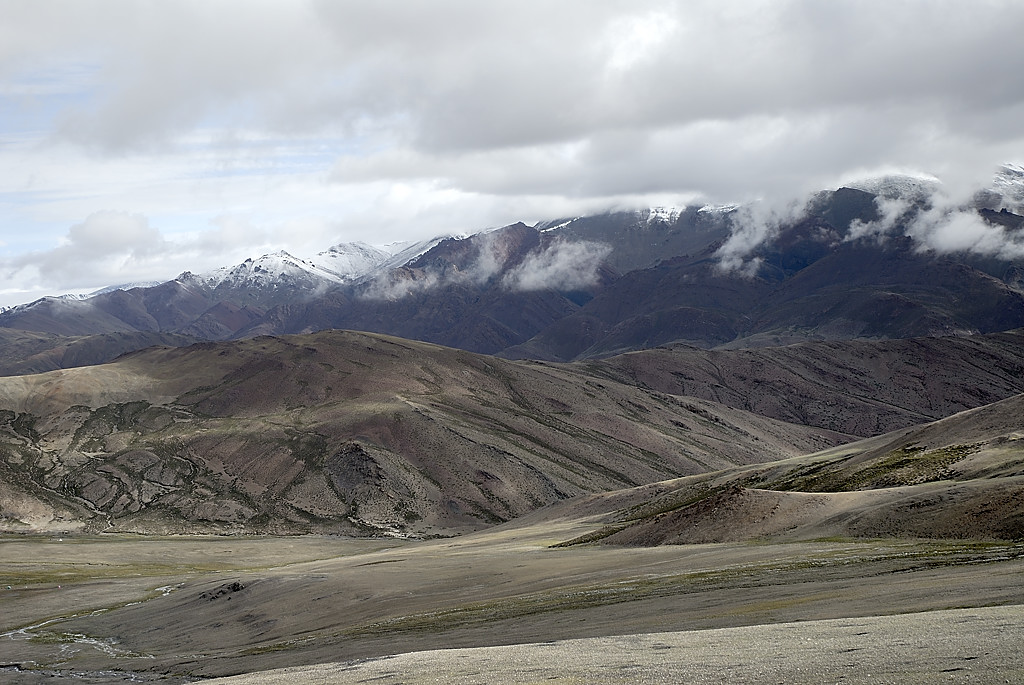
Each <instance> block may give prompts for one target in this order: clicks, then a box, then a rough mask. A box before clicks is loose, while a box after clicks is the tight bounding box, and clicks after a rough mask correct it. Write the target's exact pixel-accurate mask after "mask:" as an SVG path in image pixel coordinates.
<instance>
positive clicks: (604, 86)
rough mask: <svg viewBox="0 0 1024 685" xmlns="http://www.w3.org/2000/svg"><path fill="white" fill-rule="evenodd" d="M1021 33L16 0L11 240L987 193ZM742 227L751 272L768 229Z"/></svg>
mask: <svg viewBox="0 0 1024 685" xmlns="http://www.w3.org/2000/svg"><path fill="white" fill-rule="evenodd" d="M1022 29H1024V4H1022V3H1020V2H1015V1H1013V0H986V1H985V2H980V3H979V2H974V1H971V2H968V1H967V0H887V1H884V2H883V1H882V0H864V1H853V0H836V1H835V2H819V1H817V0H741V1H738V2H729V3H722V2H717V1H714V0H690V1H687V2H683V1H682V0H631V1H630V2H626V1H625V0H563V1H561V2H558V3H550V2H545V1H543V0H519V1H517V2H507V1H505V0H498V1H497V2H488V3H481V2H477V1H476V0H435V1H433V2H430V3H404V4H403V5H402V7H401V11H395V5H394V4H393V3H388V2H379V3H355V2H329V1H327V0H294V1H290V2H270V1H267V0H219V1H218V2H212V3H211V2H208V1H206V0H177V1H176V2H159V3H158V2H153V3H138V2H130V1H127V0H53V2H47V3H32V2H26V1H22V0H12V1H11V2H5V3H2V4H0V144H2V145H3V146H4V147H3V149H4V151H5V158H6V159H7V160H8V162H9V163H8V164H7V165H5V166H6V169H4V170H0V225H10V226H19V227H31V228H32V229H34V230H33V231H32V233H33V235H36V234H41V233H42V232H43V230H44V229H45V230H46V231H56V232H57V233H53V234H50V235H49V239H50V242H51V243H52V242H55V241H56V239H57V238H58V237H60V236H63V235H64V232H65V231H66V229H67V226H69V225H71V224H73V223H76V222H78V221H80V220H81V217H83V216H89V215H91V214H93V213H94V212H96V211H98V210H101V209H117V210H119V211H124V212H127V213H129V214H137V215H144V216H147V217H150V219H151V220H152V221H153V223H154V225H159V226H160V227H161V230H162V231H163V235H164V239H165V240H167V241H168V242H170V243H173V244H175V245H178V244H184V243H191V244H198V242H201V241H199V239H198V238H197V237H196V235H195V234H197V233H202V232H211V233H212V235H211V237H210V239H209V240H210V241H213V242H216V241H217V240H219V238H218V237H217V231H221V230H222V228H221V227H219V226H217V225H216V224H215V223H213V219H214V218H215V217H218V216H221V215H230V216H233V217H249V218H250V220H251V223H252V224H253V225H254V226H260V227H263V228H264V229H265V230H266V231H269V233H268V234H260V233H259V231H254V232H253V233H252V235H251V236H250V237H249V239H251V240H252V241H253V242H252V243H250V246H251V247H252V249H253V250H256V249H258V247H259V245H262V244H263V243H266V242H268V241H270V242H275V243H278V245H279V247H283V248H285V249H290V250H291V251H294V252H297V253H298V252H301V251H302V249H300V248H299V247H298V243H300V242H301V243H302V247H303V249H306V248H309V247H310V246H312V244H313V242H314V241H315V240H317V239H318V237H323V238H324V239H325V242H331V241H334V242H337V241H340V240H367V241H369V242H375V241H376V238H375V237H374V236H376V235H383V234H386V236H385V237H384V239H385V240H396V239H401V238H403V237H427V236H429V235H431V234H436V233H442V232H447V231H452V230H460V231H465V230H476V229H480V228H483V227H486V226H496V225H502V224H505V223H511V222H513V221H516V220H520V219H522V220H539V219H545V218H551V217H555V216H564V215H575V214H583V213H587V212H593V211H598V210H600V209H606V208H610V207H613V206H622V205H623V204H624V203H625V202H626V201H628V202H630V203H635V204H638V205H644V204H647V203H652V199H651V198H653V197H655V196H657V197H659V198H661V197H664V196H672V197H675V198H686V199H687V200H688V201H689V200H692V201H697V200H696V198H702V199H703V201H708V202H714V203H732V202H751V201H754V200H757V199H759V198H760V199H762V200H764V201H766V202H770V203H771V202H775V201H776V200H777V199H778V198H793V197H803V196H805V195H806V194H807V193H809V192H813V191H815V190H819V189H821V188H830V187H837V186H838V185H839V181H840V179H842V178H845V177H847V176H849V174H851V173H852V172H858V171H864V170H869V171H871V170H880V169H901V170H907V171H912V172H914V173H921V174H931V175H933V176H935V177H939V178H942V179H943V182H944V183H945V184H946V186H947V188H958V189H963V190H964V191H965V192H966V191H972V192H973V191H975V190H977V189H978V187H980V185H983V184H985V183H987V182H988V181H989V180H990V177H991V171H992V169H994V168H995V167H996V166H997V165H999V164H1002V163H1004V162H1017V163H1020V162H1024V132H1022V129H1021V127H1020V125H1019V122H1020V121H1021V120H1022V119H1024V89H1022V88H1020V87H1019V85H1018V84H1019V81H1020V77H1019V75H1020V74H1021V73H1024V52H1022V51H1021V50H1020V49H1019V36H1020V34H1021V31H1022ZM403 193H404V195H403ZM953 194H959V191H957V193H953ZM660 201H662V200H660V199H659V200H658V202H660ZM296 222H298V223H296ZM297 228H298V229H300V230H296V229H297ZM743 230H744V231H745V233H742V234H740V233H738V234H737V235H736V236H735V238H734V239H731V240H732V242H731V243H730V244H729V246H728V249H727V250H726V253H725V254H726V256H727V257H730V258H732V259H733V261H735V259H736V258H738V259H739V260H740V261H739V265H740V266H742V265H743V264H744V263H745V262H744V259H745V257H744V256H743V255H745V254H747V252H746V250H747V249H748V248H747V247H746V246H747V245H750V244H757V243H758V242H759V241H763V240H764V239H766V238H767V237H768V236H769V235H770V233H771V230H772V229H771V227H770V223H769V224H766V223H761V224H752V225H750V226H748V227H747V228H746V229H743ZM762 233H763V234H764V235H762ZM328 234H329V239H328ZM5 238H6V236H5ZM83 239H85V238H84V237H83ZM7 242H8V244H9V246H10V249H8V250H7V252H6V254H13V250H15V249H16V246H15V245H14V242H16V241H10V240H7ZM98 244H102V240H101V239H100V242H99V243H98ZM239 247H241V246H239ZM323 247H326V245H324V246H323ZM17 249H29V248H27V247H26V248H21V247H18V248H17ZM40 249H41V248H40V247H39V246H34V247H32V248H31V251H32V252H33V253H38V252H39V251H40ZM321 249H322V248H321ZM8 259H9V258H8ZM139 263H141V262H139Z"/></svg>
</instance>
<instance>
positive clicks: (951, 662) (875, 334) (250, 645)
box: [0, 169, 1024, 683]
mask: <svg viewBox="0 0 1024 685" xmlns="http://www.w3.org/2000/svg"><path fill="white" fill-rule="evenodd" d="M1011 172H1013V170H1012V169H1010V170H1008V171H1007V173H1006V174H1004V182H1003V183H1002V185H999V184H997V185H996V186H995V190H992V191H989V192H986V193H981V194H978V195H976V196H975V198H974V199H973V200H972V201H971V202H969V203H967V204H959V205H950V204H948V203H946V204H943V203H942V202H941V201H940V200H939V199H937V195H936V191H935V188H934V184H933V183H932V182H930V181H920V180H915V179H884V180H882V181H879V182H877V183H871V184H861V185H859V186H858V187H856V188H852V187H851V188H840V189H837V190H832V191H827V192H822V193H819V194H817V195H815V196H814V197H812V198H811V199H810V200H809V201H808V202H807V203H806V204H805V205H803V206H801V207H787V208H774V209H773V208H770V207H767V206H750V205H748V206H719V207H711V206H705V207H687V208H658V209H646V210H641V211H621V212H613V213H606V214H601V215H596V216H586V217H564V218H558V219H554V220H551V221H544V222H541V223H537V224H534V225H532V226H528V225H526V224H523V223H517V224H513V225H510V226H505V227H501V228H498V229H494V230H488V231H482V232H480V233H476V234H473V235H469V236H460V237H454V236H449V237H442V238H436V239H433V240H429V241H425V242H422V243H417V244H408V245H392V246H389V247H388V248H386V249H384V248H373V247H370V246H366V245H359V244H356V245H337V246H335V247H333V248H331V249H329V250H326V251H325V252H322V253H320V254H319V255H316V256H315V257H313V258H309V259H300V258H297V257H294V256H292V255H288V254H286V253H277V254H273V255H265V256H262V257H259V258H253V259H251V260H246V261H245V262H243V263H242V264H239V265H235V266H231V267H225V268H222V269H217V270H215V271H212V272H209V273H204V274H192V273H184V274H182V275H181V276H179V277H178V278H176V279H174V280H172V281H169V282H166V283H159V284H144V285H134V286H129V287H125V288H110V289H105V290H104V291H102V292H99V293H96V294H94V295H92V296H90V297H86V298H76V297H65V298H44V299H43V300H40V301H37V302H34V303H30V304H27V305H22V306H18V307H14V308H11V309H8V310H6V311H4V312H2V313H0V352H2V354H0V546H2V548H3V552H2V553H0V592H2V593H3V594H2V597H3V606H4V611H3V612H2V613H0V631H3V632H2V634H0V637H2V638H4V639H3V640H0V678H2V677H4V676H10V677H12V678H16V679H18V681H19V682H22V681H23V682H29V683H34V682H51V681H61V680H65V679H66V680H69V681H74V682H82V680H83V679H84V680H88V681H89V682H97V683H115V682H124V681H126V680H131V681H132V682H155V681H160V682H169V683H185V682H192V681H193V680H194V679H196V678H206V677H213V676H237V678H240V680H239V679H235V678H232V679H230V680H229V681H228V682H250V683H270V682H291V681H293V680H294V679H295V677H296V672H295V671H282V672H269V673H266V674H262V675H261V674H258V673H254V671H262V670H265V669H274V668H285V667H296V666H310V665H311V664H321V663H325V662H337V661H339V660H348V661H346V662H345V663H341V664H337V665H335V666H332V667H330V668H331V669H332V672H333V673H335V674H336V675H337V674H343V675H339V676H338V678H339V682H342V681H343V680H342V678H343V677H351V680H349V681H348V682H354V680H355V679H364V678H363V675H364V674H362V672H360V671H359V667H353V662H352V661H351V660H353V659H362V660H364V661H362V662H359V663H362V664H367V663H381V664H385V665H386V664H387V663H392V662H391V661H390V660H380V659H375V657H385V656H389V655H393V654H395V653H396V652H410V651H414V650H423V649H442V648H443V649H445V650H449V649H451V648H453V647H483V646H486V647H490V646H494V645H508V644H509V643H524V642H538V641H541V642H542V644H540V645H537V646H536V647H535V650H536V651H535V652H534V653H536V654H541V656H540V657H539V658H541V659H542V660H549V661H550V659H551V657H550V656H549V655H550V654H551V653H553V652H549V651H547V650H551V649H554V646H553V643H552V641H555V640H561V639H565V638H582V637H600V636H609V635H612V636H617V637H616V638H615V640H616V641H617V642H616V644H621V645H630V644H638V642H637V640H638V638H637V637H636V635H633V636H632V637H631V636H630V635H628V634H639V633H655V632H657V631H667V630H702V631H705V632H704V633H702V635H706V634H707V633H706V629H714V628H735V627H737V626H744V625H755V626H760V627H763V626H764V625H765V624H769V623H779V625H777V626H775V627H776V628H779V629H780V630H785V631H788V632H787V633H786V634H787V635H790V637H791V636H792V632H791V627H787V625H786V624H785V623H784V622H786V621H804V622H806V623H805V624H802V627H803V628H804V629H806V630H807V631H808V633H807V634H812V635H814V636H815V639H814V640H813V641H814V642H815V644H817V643H818V642H820V640H819V638H820V635H821V633H820V632H815V629H814V627H813V626H811V627H808V625H807V624H810V623H813V622H814V620H815V619H844V620H845V621H847V622H846V623H844V624H843V630H846V631H849V632H850V635H849V639H850V643H849V644H851V645H853V646H852V647H849V648H845V647H844V648H843V649H842V650H838V649H833V648H829V649H832V651H827V650H825V651H823V652H822V653H821V655H820V658H821V659H822V660H823V661H827V662H828V663H829V665H830V667H831V666H832V665H834V664H833V662H834V663H835V664H840V665H841V670H843V673H842V674H841V675H837V676H836V679H841V678H844V677H846V675H847V674H853V675H859V674H860V673H868V672H870V673H872V674H877V673H878V672H879V671H878V670H877V669H876V668H875V666H876V665H878V664H879V663H881V662H885V663H883V664H882V665H883V666H884V665H885V664H889V666H886V668H889V669H890V670H889V671H886V673H890V672H891V673H892V674H893V678H892V679H893V680H894V681H897V680H898V681H901V682H902V681H903V680H905V679H906V678H905V677H904V676H907V675H908V674H911V675H917V674H925V675H921V677H922V678H924V679H925V680H928V681H932V680H937V679H943V680H945V679H946V678H947V677H948V676H949V675H950V674H956V673H959V672H960V671H963V670H965V669H966V668H967V666H969V667H970V668H971V669H976V670H972V671H971V673H978V672H982V673H984V674H986V675H987V676H992V677H990V678H989V679H990V680H997V681H1002V680H1011V679H1012V678H1014V677H1016V676H1017V675H1018V674H1019V673H1021V672H1022V670H1021V667H1020V658H1019V650H1015V649H1014V648H1013V646H1012V645H1015V644H1016V642H1014V639H1017V638H1019V636H1020V634H1021V633H1022V631H1024V624H1022V623H1021V622H1020V621H1019V620H1018V621H1017V622H1016V623H1013V622H1012V620H1011V619H1013V617H1014V610H1013V608H1012V607H1010V608H1007V607H1004V606H1002V605H1016V606H1018V607H1019V606H1020V605H1021V603H1022V602H1024V590H1022V586H1021V584H1020V583H1019V582H1017V580H1018V579H1019V577H1020V574H1021V572H1022V569H1024V566H1022V565H1024V544H1022V542H1021V541H1022V540H1024V511H1022V508H1021V504H1020V503H1021V501H1024V425H1022V416H1024V264H1022V263H1021V255H1024V248H1022V246H1024V214H1021V213H1020V212H1021V211H1022V210H1021V208H1020V200H1021V198H1022V197H1024V194H1019V193H1016V189H1017V188H1018V187H1019V185H1020V184H1015V183H1014V182H1012V181H1013V178H1014V177H1013V173H1011ZM1019 176H1021V177H1022V178H1024V172H1022V173H1021V174H1019ZM951 606H952V607H966V608H969V609H970V608H973V609H972V611H973V610H976V609H977V608H978V607H989V608H998V609H999V610H1000V611H999V612H997V613H992V614H987V616H988V621H989V622H988V623H986V624H985V625H986V626H987V630H989V631H990V632H989V633H985V635H986V636H987V635H1004V636H1005V634H1007V633H1009V634H1010V635H1011V636H1012V639H1009V638H1008V639H1007V644H1010V645H1011V646H1010V647H1007V648H1005V649H1004V650H1003V651H1005V652H1006V654H1003V655H1001V657H1000V659H998V660H997V659H994V658H993V657H992V654H991V653H992V652H993V648H992V642H991V640H990V639H989V638H988V637H978V634H977V633H975V632H974V631H975V630H976V628H977V626H978V625H979V624H978V621H980V620H981V619H980V618H979V617H978V616H975V615H974V614H970V615H967V614H959V613H957V614H951V613H950V612H949V611H948V609H949V608H950V607H951ZM921 611H928V612H930V614H929V619H934V621H940V622H941V621H942V620H945V619H944V618H943V617H951V618H949V619H948V620H949V621H955V623H947V624H945V625H946V629H947V631H948V634H949V635H951V636H953V637H950V638H949V639H948V640H947V642H946V643H943V644H942V645H940V646H939V647H937V648H936V650H935V651H936V652H937V653H942V654H941V655H940V656H937V657H934V658H933V657H929V658H928V660H927V663H926V664H925V665H924V666H921V665H920V664H921V663H924V661H923V657H921V655H920V654H919V653H917V652H915V654H912V655H909V656H906V655H905V656H901V657H899V658H898V659H895V660H894V659H892V658H890V656H889V652H888V651H885V653H884V654H882V655H880V656H878V657H877V658H876V659H875V660H874V661H872V662H871V663H872V664H874V665H873V666H871V667H870V671H869V670H867V669H868V667H867V666H864V664H865V663H866V662H864V661H856V660H857V659H859V658H860V657H858V656H857V654H858V653H859V651H863V649H864V645H865V644H867V643H866V642H865V640H866V638H864V637H863V636H864V635H865V633H866V632H867V630H868V629H867V628H865V627H864V626H865V625H867V624H866V623H865V621H867V620H868V619H869V618H870V617H880V616H882V615H885V618H886V619H888V618H891V617H890V614H894V613H909V612H921ZM1017 614H1018V615H1019V612H1017ZM1018 618H1019V616H1018ZM871 620H874V619H871ZM965 621H971V622H972V623H970V625H971V626H972V628H971V630H970V631H966V633H965V631H964V630H963V627H962V626H963V624H964V622H965ZM911 624H913V625H917V624H916V623H913V622H902V623H900V625H904V626H905V625H911ZM871 625H875V624H874V623H872V624H871ZM871 630H875V629H874V628H871ZM853 631H856V632H853ZM623 633H626V634H627V635H623ZM904 637H905V635H904ZM652 639H654V638H652ZM657 639H659V640H660V639H661V638H657ZM704 639H705V638H703V637H702V638H701V647H700V649H701V650H706V644H705V642H704ZM922 639H927V640H929V641H932V640H933V633H928V635H927V636H926V637H924V638H922ZM901 640H902V638H901ZM1017 641H1018V642H1019V639H1017ZM890 642H891V641H890ZM901 644H902V643H901ZM948 645H953V646H951V647H949V648H948V649H947V648H946V647H947V646H948ZM965 645H966V647H965ZM563 647H564V645H563V646H560V647H559V649H560V650H562V651H560V652H558V653H559V654H561V653H571V650H570V652H566V651H565V649H563ZM650 649H652V650H655V649H656V650H666V649H674V648H673V647H671V646H670V645H668V644H662V643H661V642H659V643H658V644H656V645H655V646H654V647H651V648H650ZM766 649H767V651H766V652H765V653H766V654H770V657H764V656H762V657H759V658H762V659H765V658H772V659H777V658H781V657H782V656H787V657H788V653H787V654H783V653H782V652H780V651H779V650H778V645H777V644H774V643H773V644H772V645H771V646H770V647H769V648H766ZM915 649H916V648H915ZM957 650H966V651H962V652H961V651H957ZM626 652H627V656H628V657H629V658H628V659H626V660H625V661H623V662H622V665H619V666H616V667H615V671H614V672H615V674H616V676H615V677H616V678H620V677H621V682H627V680H628V681H630V682H632V681H634V680H636V679H637V678H638V677H641V679H642V673H641V672H640V671H638V670H636V661H635V659H633V658H632V655H631V654H629V653H628V652H629V649H626ZM703 653H705V652H704V651H702V652H701V654H703ZM444 654H445V656H442V657H440V658H441V659H442V661H443V662H444V664H445V666H444V668H443V669H442V670H441V671H440V672H443V673H447V672H449V671H450V672H452V673H454V672H455V671H458V672H459V673H460V674H462V675H465V676H466V678H468V679H469V680H473V681H474V682H475V681H476V680H479V677H480V674H481V673H491V672H492V671H491V670H488V669H492V667H493V664H492V663H491V662H490V661H488V660H489V659H491V656H484V657H483V661H482V662H471V661H466V660H464V659H463V657H462V655H457V656H454V657H453V656H452V654H453V653H452V652H448V651H446V652H445V653H444ZM488 654H490V655H493V654H494V652H488ZM725 654H726V656H727V657H728V658H727V660H726V661H727V664H732V663H734V662H735V657H734V654H733V652H732V651H730V650H726V651H725ZM585 658H586V659H587V660H588V662H590V661H593V660H594V654H593V653H592V652H590V651H588V652H587V653H586V657H585ZM679 658H682V659H687V658H688V657H679ZM701 658H703V657H701ZM367 659H368V660H369V661H365V660H367ZM914 659H916V660H917V661H914ZM651 660H652V661H654V662H658V663H664V654H663V653H662V652H657V653H653V656H652V657H651ZM691 660H692V659H691ZM890 662H891V663H890ZM701 663H703V662H701ZM723 663H726V662H723ZM1006 663H1009V664H1010V665H1009V666H1005V664H1006ZM965 664H966V665H967V666H965ZM755 666H757V667H758V668H760V663H757V664H755ZM387 668H391V667H387ZM516 668H518V663H517V664H516ZM837 668H838V667H837ZM460 669H461V670H460ZM728 669H732V666H728ZM728 669H727V671H728V673H729V676H728V677H732V675H734V673H733V671H731V670H728ZM555 670H557V671H560V672H562V673H564V674H568V675H571V676H572V677H574V678H575V677H577V676H578V674H579V672H580V669H579V668H578V667H577V666H575V665H574V663H573V662H571V660H570V661H569V662H567V665H563V664H561V663H559V664H557V668H556V669H555ZM537 672H539V671H537ZM537 672H535V671H529V672H524V673H525V675H524V676H523V677H524V678H530V679H536V678H535V676H536V673H537ZM609 672H610V671H609ZM791 672H792V673H793V674H798V675H793V676H792V677H803V678H806V677H808V676H807V673H808V671H807V670H806V669H803V667H802V666H800V667H799V668H798V667H796V666H794V670H792V671H791ZM822 672H824V671H822ZM835 672H836V673H839V671H835ZM829 673H832V671H829ZM344 674H347V675H344ZM406 675H407V674H406V673H398V672H397V671H390V672H389V673H388V674H387V676H386V677H388V678H391V677H392V676H393V677H395V678H398V677H401V678H406ZM437 675H438V673H437V672H435V671H434V670H432V671H431V672H430V676H429V678H431V679H435V680H436V679H437ZM761 676H763V672H761V671H759V675H758V676H757V677H761ZM723 677H726V676H723ZM868 677H872V676H868ZM442 679H444V678H443V677H442ZM449 679H450V680H453V681H455V680H458V678H454V677H453V678H449ZM753 679H756V678H754V677H753V676H752V681H753ZM762 679H763V678H762ZM818 679H819V680H820V679H821V678H818ZM830 679H831V676H830ZM469 680H467V682H469ZM617 682H618V681H617ZM922 682H924V680H922Z"/></svg>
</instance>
